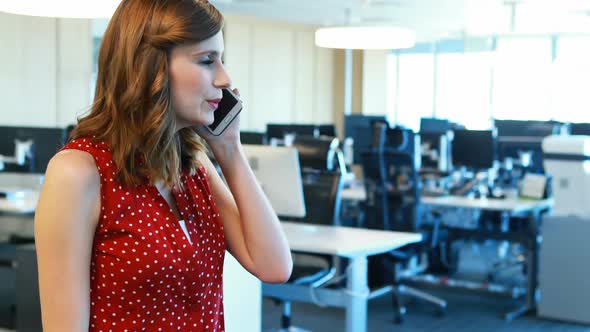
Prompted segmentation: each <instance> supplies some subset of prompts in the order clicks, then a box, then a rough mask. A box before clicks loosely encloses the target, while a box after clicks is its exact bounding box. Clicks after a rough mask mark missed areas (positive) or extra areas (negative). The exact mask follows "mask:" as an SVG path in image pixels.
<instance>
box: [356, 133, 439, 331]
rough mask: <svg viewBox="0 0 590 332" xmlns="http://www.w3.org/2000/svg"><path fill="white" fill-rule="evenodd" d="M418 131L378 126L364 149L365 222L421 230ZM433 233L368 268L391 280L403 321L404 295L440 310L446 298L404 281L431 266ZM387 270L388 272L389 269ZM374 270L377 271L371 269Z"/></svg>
mask: <svg viewBox="0 0 590 332" xmlns="http://www.w3.org/2000/svg"><path fill="white" fill-rule="evenodd" d="M412 136H413V133H412V132H411V131H409V130H404V129H401V128H393V129H391V128H389V127H388V125H387V124H381V123H376V124H375V125H374V142H373V148H372V149H371V150H368V151H364V152H361V160H362V165H363V174H364V179H365V189H366V192H367V200H366V202H365V209H366V211H365V212H366V214H367V216H368V218H367V219H366V223H365V227H367V228H374V229H385V230H392V231H402V232H420V229H419V220H418V216H419V215H420V211H419V207H420V188H419V187H420V186H419V179H418V171H417V167H416V163H415V161H414V155H413V153H412V151H413V149H412V147H411V146H410V145H411V144H412ZM429 235H430V234H423V238H424V239H423V241H422V242H420V243H417V244H413V245H409V246H405V247H404V248H401V249H399V250H394V251H391V252H389V253H387V254H384V255H380V256H376V257H375V258H373V259H371V260H370V263H369V264H370V266H369V273H370V274H371V279H373V283H374V284H379V283H392V284H393V288H394V291H393V295H392V302H393V306H394V321H395V322H396V323H401V322H402V321H403V316H404V314H405V312H406V309H405V307H404V306H403V303H402V297H403V296H412V297H414V298H417V299H421V300H424V301H426V302H429V303H432V304H434V305H436V306H437V308H438V312H439V314H443V313H444V312H445V309H446V307H447V303H446V301H444V300H442V299H440V298H437V297H435V296H433V295H430V294H428V293H425V292H423V291H421V290H418V289H415V288H412V287H409V286H407V285H406V284H404V282H403V280H404V277H408V276H412V275H416V274H419V273H422V272H424V271H425V270H426V268H427V266H428V263H427V262H428V251H429V250H431V249H432V247H433V244H434V242H433V241H432V240H433V238H432V237H430V236H429ZM384 271H386V272H385V274H384ZM371 272H373V273H371Z"/></svg>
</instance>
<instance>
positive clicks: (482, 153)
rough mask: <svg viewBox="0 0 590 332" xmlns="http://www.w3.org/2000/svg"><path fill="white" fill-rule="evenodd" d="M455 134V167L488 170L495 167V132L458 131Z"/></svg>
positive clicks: (453, 154)
mask: <svg viewBox="0 0 590 332" xmlns="http://www.w3.org/2000/svg"><path fill="white" fill-rule="evenodd" d="M453 134H454V135H453V142H452V143H451V149H452V153H451V155H452V163H453V167H467V168H471V169H488V168H492V167H493V166H494V161H495V160H496V136H495V132H494V131H493V130H456V131H454V133H453Z"/></svg>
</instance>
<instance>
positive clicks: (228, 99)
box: [207, 89, 242, 136]
mask: <svg viewBox="0 0 590 332" xmlns="http://www.w3.org/2000/svg"><path fill="white" fill-rule="evenodd" d="M222 91H223V96H222V97H221V101H220V102H219V106H218V107H217V109H216V110H215V112H214V113H213V117H214V119H213V123H212V124H211V125H209V126H207V129H209V131H210V132H211V133H212V134H213V135H215V136H219V135H221V134H222V133H223V132H224V131H225V129H226V128H227V127H228V126H229V125H230V124H231V123H232V121H233V120H234V119H235V118H236V116H238V114H240V111H242V101H241V100H240V99H239V98H238V96H236V95H235V94H234V93H233V92H232V91H231V90H230V89H222Z"/></svg>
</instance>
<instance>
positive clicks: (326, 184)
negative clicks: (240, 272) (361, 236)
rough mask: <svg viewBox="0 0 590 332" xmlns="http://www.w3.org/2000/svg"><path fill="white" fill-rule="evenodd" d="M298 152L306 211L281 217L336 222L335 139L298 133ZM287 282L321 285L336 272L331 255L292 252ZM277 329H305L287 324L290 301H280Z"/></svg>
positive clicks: (339, 183)
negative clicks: (299, 216)
mask: <svg viewBox="0 0 590 332" xmlns="http://www.w3.org/2000/svg"><path fill="white" fill-rule="evenodd" d="M293 146H295V147H296V148H297V149H298V151H299V161H300V163H301V176H302V180H303V194H304V198H305V207H306V211H307V214H306V216H305V217H304V218H298V219H295V218H282V219H283V220H293V221H297V222H304V223H310V224H324V225H338V224H339V216H340V212H341V202H342V200H341V197H340V194H341V191H342V187H343V174H344V173H345V172H346V169H345V168H344V157H343V156H342V152H341V151H340V150H338V139H336V138H327V137H319V138H316V137H310V136H298V137H296V139H295V140H294V142H293ZM293 255H294V262H295V264H294V266H293V272H292V274H291V278H290V279H289V281H288V282H289V283H293V284H297V285H309V287H310V290H312V289H315V288H318V287H322V286H325V285H326V284H328V283H329V282H330V281H332V280H333V278H335V277H336V276H337V274H338V272H339V261H338V258H337V257H335V256H328V255H311V254H300V253H294V254H293ZM282 306H283V312H282V317H281V330H280V331H281V332H283V331H290V332H293V331H305V330H302V329H300V328H297V327H293V326H291V303H290V302H289V301H282Z"/></svg>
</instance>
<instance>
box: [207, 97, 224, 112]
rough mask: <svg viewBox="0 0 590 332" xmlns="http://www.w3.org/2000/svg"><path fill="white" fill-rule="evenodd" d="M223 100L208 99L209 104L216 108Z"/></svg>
mask: <svg viewBox="0 0 590 332" xmlns="http://www.w3.org/2000/svg"><path fill="white" fill-rule="evenodd" d="M220 102H221V99H211V100H207V104H209V106H210V107H211V108H212V109H213V110H216V109H217V108H218V107H219V103H220Z"/></svg>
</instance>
